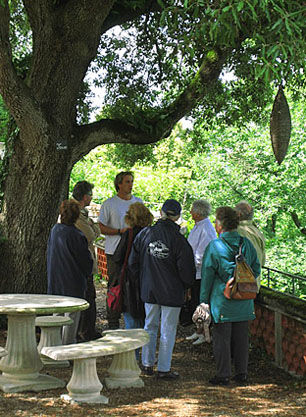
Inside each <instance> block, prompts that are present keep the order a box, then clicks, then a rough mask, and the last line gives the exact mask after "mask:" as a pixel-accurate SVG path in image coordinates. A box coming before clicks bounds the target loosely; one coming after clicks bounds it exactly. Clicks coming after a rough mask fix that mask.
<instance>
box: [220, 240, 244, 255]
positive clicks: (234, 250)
mask: <svg viewBox="0 0 306 417" xmlns="http://www.w3.org/2000/svg"><path fill="white" fill-rule="evenodd" d="M221 240H222V241H223V242H224V243H225V244H226V246H228V247H229V248H230V249H231V250H232V251H233V252H234V253H235V255H238V254H239V255H241V251H242V244H243V237H242V236H240V241H239V251H238V252H237V251H236V249H235V248H234V247H233V246H232V245H231V244H229V243H228V241H227V240H225V239H224V237H221Z"/></svg>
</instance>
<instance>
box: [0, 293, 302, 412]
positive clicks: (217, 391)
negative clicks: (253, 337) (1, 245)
mask: <svg viewBox="0 0 306 417" xmlns="http://www.w3.org/2000/svg"><path fill="white" fill-rule="evenodd" d="M104 298H105V289H104V288H102V287H100V286H99V288H98V309H99V310H98V317H99V326H98V327H99V330H100V331H102V330H105V328H106V320H105V308H104ZM192 330H193V329H192V328H191V327H189V328H182V327H180V328H179V329H178V335H177V343H176V346H175V351H174V355H173V363H172V365H173V369H174V370H175V371H178V372H179V373H180V376H181V377H180V379H179V380H176V381H160V380H157V378H156V377H155V376H153V377H149V376H143V381H144V383H145V387H144V389H141V388H128V389H115V390H111V389H107V388H106V387H105V384H104V382H103V379H104V378H105V377H106V376H107V369H108V368H109V366H110V364H111V357H100V358H98V360H97V371H98V375H99V378H100V380H101V382H102V383H103V385H104V386H103V388H102V395H105V396H106V397H108V398H109V404H107V405H101V404H97V405H95V404H74V405H72V404H70V403H68V402H65V401H63V400H61V399H60V395H61V394H63V393H66V392H67V391H66V388H60V389H55V390H48V391H42V392H39V393H33V392H32V393H30V392H29V393H18V394H6V393H3V392H0V416H1V417H11V416H12V417H13V416H18V417H45V416H46V417H47V416H48V417H60V416H68V417H91V416H96V417H102V416H108V417H116V416H118V417H129V416H135V417H138V416H140V417H168V416H174V417H189V416H196V417H202V416H203V417H206V416H210V417H213V416H214V417H240V416H243V417H270V416H271V417H272V416H277V417H295V416H298V417H303V416H305V417H306V390H305V388H306V381H305V380H297V379H294V378H292V377H291V376H290V375H288V374H286V373H285V372H284V371H282V370H280V369H278V368H276V367H275V366H274V365H273V364H272V363H271V362H270V360H269V358H267V356H265V355H263V354H262V353H260V352H259V351H258V350H251V352H250V366H249V383H248V384H247V385H246V386H236V385H235V384H234V383H231V385H230V386H229V387H214V386H211V385H209V384H208V379H209V378H210V377H211V376H213V375H214V372H215V368H214V361H213V356H212V347H211V345H208V344H202V345H199V346H192V343H190V342H188V341H186V340H185V337H186V336H188V335H190V334H191V333H192ZM5 337H6V334H5V332H0V346H4V345H5ZM71 372H72V368H71V367H70V368H62V369H43V370H42V373H48V374H49V375H51V376H56V377H57V378H60V379H63V380H65V381H66V383H67V382H68V381H69V379H70V377H71Z"/></svg>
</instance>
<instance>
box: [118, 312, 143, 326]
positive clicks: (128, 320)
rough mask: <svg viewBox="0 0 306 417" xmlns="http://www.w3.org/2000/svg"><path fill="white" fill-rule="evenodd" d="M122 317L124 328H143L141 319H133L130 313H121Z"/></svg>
mask: <svg viewBox="0 0 306 417" xmlns="http://www.w3.org/2000/svg"><path fill="white" fill-rule="evenodd" d="M123 318H124V325H125V328H126V329H143V324H144V323H143V320H141V319H134V317H132V316H131V315H130V313H123Z"/></svg>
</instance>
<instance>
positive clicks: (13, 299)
mask: <svg viewBox="0 0 306 417" xmlns="http://www.w3.org/2000/svg"><path fill="white" fill-rule="evenodd" d="M88 307H89V304H88V303H87V301H86V300H83V299H81V298H75V297H66V296H61V295H46V294H0V314H6V315H7V317H8V334H7V341H6V345H5V349H6V350H7V352H8V355H7V356H5V357H3V358H2V359H1V360H0V370H1V371H2V375H0V389H2V390H3V391H4V392H22V391H42V390H47V389H52V388H60V387H64V386H65V382H64V381H62V380H60V379H58V378H55V377H52V376H49V375H44V374H40V373H39V371H40V370H41V369H42V368H43V363H42V361H41V359H40V356H39V353H38V350H37V343H36V335H35V318H36V315H40V314H41V315H44V314H52V313H66V312H73V311H81V310H86V309H87V308H88Z"/></svg>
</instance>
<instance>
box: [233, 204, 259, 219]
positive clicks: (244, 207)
mask: <svg viewBox="0 0 306 417" xmlns="http://www.w3.org/2000/svg"><path fill="white" fill-rule="evenodd" d="M235 210H236V211H237V213H238V215H239V220H252V219H253V216H254V208H253V207H252V206H251V204H249V203H248V202H247V201H246V200H241V201H239V203H238V204H236V206H235Z"/></svg>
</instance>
